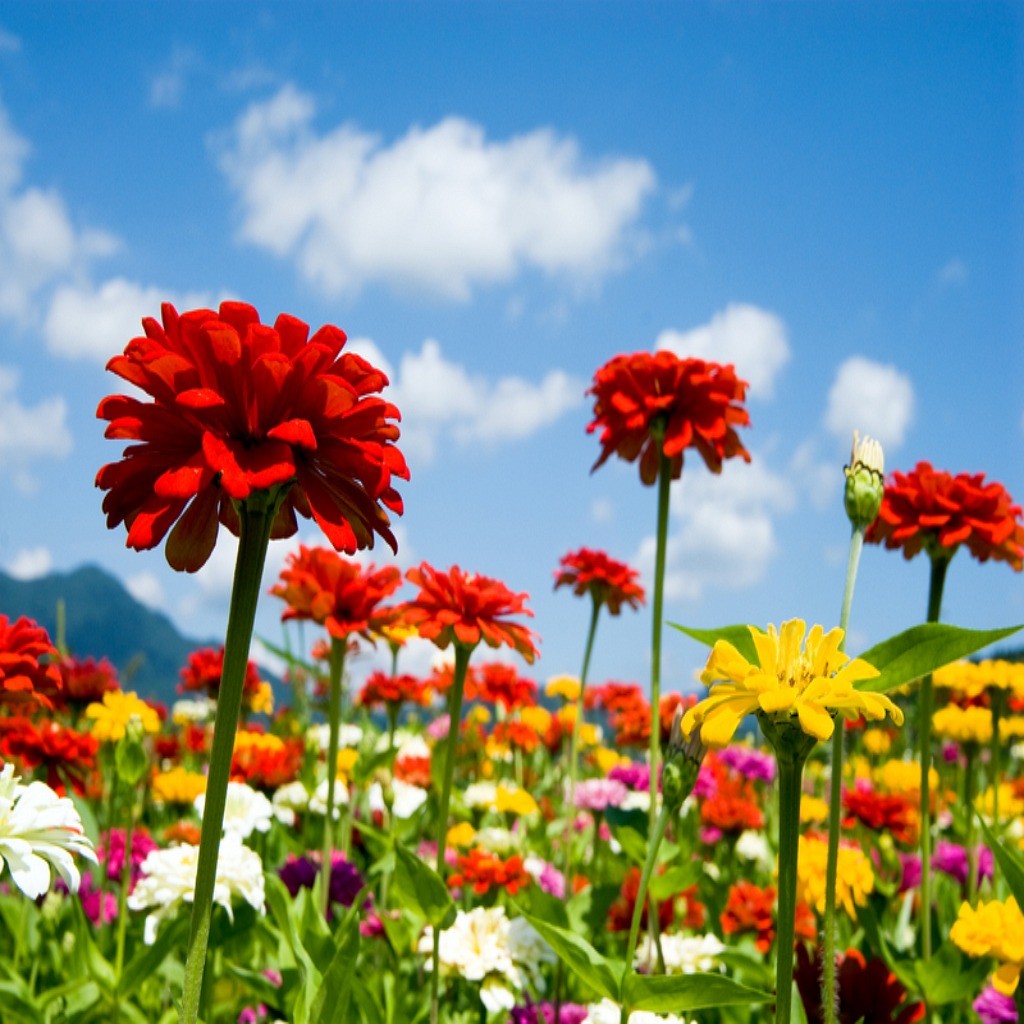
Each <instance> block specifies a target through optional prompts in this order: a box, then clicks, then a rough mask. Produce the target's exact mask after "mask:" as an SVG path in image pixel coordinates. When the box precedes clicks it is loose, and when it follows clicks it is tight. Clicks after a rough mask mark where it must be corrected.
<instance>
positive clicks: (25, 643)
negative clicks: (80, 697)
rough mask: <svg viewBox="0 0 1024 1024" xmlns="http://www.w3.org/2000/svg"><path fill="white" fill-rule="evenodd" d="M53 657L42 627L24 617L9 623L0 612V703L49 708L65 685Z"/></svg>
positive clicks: (52, 649)
mask: <svg viewBox="0 0 1024 1024" xmlns="http://www.w3.org/2000/svg"><path fill="white" fill-rule="evenodd" d="M56 658H57V649H56V648H55V647H54V646H53V644H52V643H51V642H50V638H49V636H48V635H47V633H46V630H45V629H43V627H42V626H39V625H37V624H36V623H35V622H33V621H32V620H31V619H27V618H25V617H24V616H22V617H21V618H20V619H18V620H17V621H15V622H11V620H10V619H9V618H7V616H6V615H0V704H41V705H42V706H43V707H44V708H52V707H53V699H52V697H53V695H54V694H55V693H59V692H60V691H61V689H62V688H63V685H64V684H63V681H62V679H61V675H60V670H59V669H58V667H57V665H56V664H55V660H56Z"/></svg>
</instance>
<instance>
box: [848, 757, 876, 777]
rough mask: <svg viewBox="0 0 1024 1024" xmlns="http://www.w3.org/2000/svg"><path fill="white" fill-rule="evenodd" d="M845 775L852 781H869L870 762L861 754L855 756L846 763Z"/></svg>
mask: <svg viewBox="0 0 1024 1024" xmlns="http://www.w3.org/2000/svg"><path fill="white" fill-rule="evenodd" d="M845 768H846V774H847V775H848V776H849V777H850V778H852V779H870V778H871V762H870V761H869V760H868V759H867V758H866V757H865V756H864V755H863V754H855V755H854V756H853V757H851V758H849V760H847V762H846V766H845Z"/></svg>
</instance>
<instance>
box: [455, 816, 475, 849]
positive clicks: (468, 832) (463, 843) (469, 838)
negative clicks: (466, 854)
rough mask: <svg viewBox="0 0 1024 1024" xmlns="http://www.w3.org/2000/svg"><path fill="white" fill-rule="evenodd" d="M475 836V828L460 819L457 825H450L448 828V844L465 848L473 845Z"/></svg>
mask: <svg viewBox="0 0 1024 1024" xmlns="http://www.w3.org/2000/svg"><path fill="white" fill-rule="evenodd" d="M475 838H476V829H475V828H473V826H472V825H470V823H469V822H468V821H460V822H459V824H458V825H452V827H451V828H450V829H448V845H449V846H457V847H459V849H465V848H466V847H467V846H472V845H473V840H474V839H475Z"/></svg>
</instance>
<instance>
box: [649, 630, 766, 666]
mask: <svg viewBox="0 0 1024 1024" xmlns="http://www.w3.org/2000/svg"><path fill="white" fill-rule="evenodd" d="M669 625H670V626H671V627H672V628H673V629H678V630H679V632H680V633H685V634H686V635H687V636H688V637H692V638H693V639H694V640H696V641H697V642H698V643H702V644H705V645H706V646H707V647H714V646H715V644H716V643H717V642H718V641H719V640H727V641H728V642H729V643H731V644H732V645H733V647H735V648H736V650H737V651H739V652H740V654H741V655H742V656H743V657H744V658H746V659H747V661H749V662H751V663H752V664H754V665H756V664H758V661H757V648H755V647H754V639H753V637H752V636H751V635H750V627H749V626H747V625H745V624H744V623H739V624H737V625H735V626H719V627H717V628H716V629H694V628H693V627H692V626H681V625H679V623H678V622H670V623H669Z"/></svg>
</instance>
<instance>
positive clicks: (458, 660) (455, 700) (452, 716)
mask: <svg viewBox="0 0 1024 1024" xmlns="http://www.w3.org/2000/svg"><path fill="white" fill-rule="evenodd" d="M472 653H473V648H472V647H464V646H463V645H462V644H459V643H456V645H455V678H454V679H453V681H452V689H451V693H450V695H449V698H448V738H447V740H446V741H445V758H444V782H443V783H442V787H441V805H440V807H439V808H438V812H437V874H438V876H439V877H441V878H443V877H444V865H445V853H446V850H447V845H448V806H449V803H450V802H451V795H452V779H453V778H454V777H455V752H456V748H457V747H458V745H459V724H460V722H461V719H462V691H463V688H464V687H465V683H466V671H467V669H468V668H469V656H470V655H471V654H472ZM431 963H432V967H433V969H432V971H431V975H430V1024H437V1020H438V1006H439V996H440V984H441V931H440V929H439V928H435V929H434V948H433V954H432V960H431Z"/></svg>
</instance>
